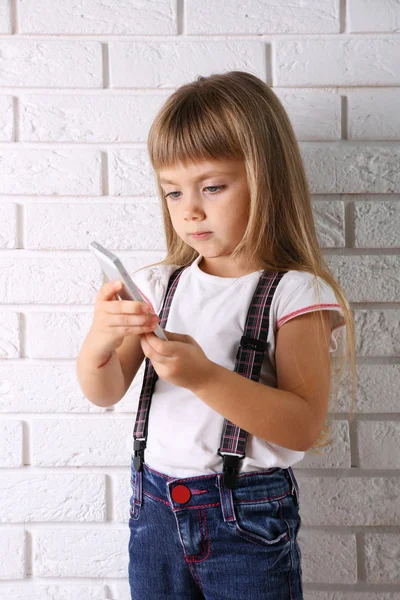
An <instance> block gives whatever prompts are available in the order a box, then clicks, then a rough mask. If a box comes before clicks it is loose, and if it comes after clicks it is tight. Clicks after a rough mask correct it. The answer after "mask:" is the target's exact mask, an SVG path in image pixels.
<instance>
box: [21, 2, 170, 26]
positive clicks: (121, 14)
mask: <svg viewBox="0 0 400 600" xmlns="http://www.w3.org/2000/svg"><path fill="white" fill-rule="evenodd" d="M19 12H20V22H21V31H22V33H41V34H62V33H70V34H74V35H78V34H114V35H116V34H120V35H124V34H126V35H157V34H158V35H160V34H162V35H173V34H176V33H178V31H177V15H176V5H175V3H174V2H173V1H171V0H157V7H155V6H154V4H153V2H152V1H151V0H143V1H142V2H140V3H138V2H135V1H134V0H128V1H127V0H108V2H107V1H105V2H104V1H102V2H99V0H86V1H85V2H84V3H83V4H79V3H75V4H74V3H72V4H71V2H70V1H69V0H57V2H53V0H41V1H40V3H39V4H38V3H37V2H36V0H24V1H23V2H21V7H20V11H19Z"/></svg>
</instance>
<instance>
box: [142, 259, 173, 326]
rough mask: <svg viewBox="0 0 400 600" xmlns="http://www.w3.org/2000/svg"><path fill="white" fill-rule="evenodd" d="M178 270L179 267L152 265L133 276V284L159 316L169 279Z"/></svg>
mask: <svg viewBox="0 0 400 600" xmlns="http://www.w3.org/2000/svg"><path fill="white" fill-rule="evenodd" d="M177 269H179V265H167V264H162V265H150V266H148V267H144V268H142V269H139V270H138V271H135V273H133V275H132V280H133V282H134V283H135V284H136V285H137V287H138V288H139V290H140V292H141V294H142V296H143V297H144V298H145V299H146V301H147V302H148V303H149V304H150V306H151V307H152V309H153V311H154V312H155V313H157V314H158V313H159V312H160V310H161V308H162V301H163V299H164V296H165V293H166V291H167V286H168V282H169V278H170V277H171V275H172V273H173V272H174V271H176V270H177Z"/></svg>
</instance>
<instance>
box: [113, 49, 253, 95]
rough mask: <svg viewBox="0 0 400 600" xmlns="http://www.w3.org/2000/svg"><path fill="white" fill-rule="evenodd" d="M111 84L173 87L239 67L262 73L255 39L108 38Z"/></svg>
mask: <svg viewBox="0 0 400 600" xmlns="http://www.w3.org/2000/svg"><path fill="white" fill-rule="evenodd" d="M109 46H110V65H111V67H110V68H111V75H110V81H111V85H110V87H118V88H160V89H162V88H174V87H178V86H179V85H181V84H183V83H187V82H188V81H190V80H192V79H196V78H197V76H198V75H203V76H204V75H211V73H216V72H222V71H231V70H240V71H250V72H252V73H254V74H255V75H257V76H258V77H261V78H264V76H265V57H264V54H265V47H264V44H262V43H261V42H258V41H255V42H253V41H249V42H248V41H238V40H229V41H199V42H197V41H196V42H195V41H186V40H185V41H180V40H176V41H174V43H169V42H153V41H149V42H111V43H110V45H109Z"/></svg>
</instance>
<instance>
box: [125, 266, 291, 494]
mask: <svg viewBox="0 0 400 600" xmlns="http://www.w3.org/2000/svg"><path fill="white" fill-rule="evenodd" d="M188 266H190V265H187V266H184V267H180V268H179V269H177V270H176V271H174V272H173V273H172V275H171V277H170V279H169V282H168V287H167V292H166V294H165V299H164V304H163V307H162V309H161V312H160V315H159V316H160V327H161V328H162V329H165V328H166V324H167V320H168V314H169V310H170V307H171V303H172V299H173V297H174V293H175V290H176V288H177V285H178V282H179V278H180V275H181V274H182V272H183V271H184V269H187V268H188ZM285 273H286V271H285V272H281V273H278V272H270V271H263V273H262V274H261V276H260V279H259V281H258V284H257V288H256V290H255V292H254V294H253V298H252V300H251V303H250V307H249V310H248V313H247V318H246V324H245V329H244V335H243V336H242V338H241V340H240V345H239V348H238V352H237V354H236V363H235V369H234V371H235V372H236V373H239V375H243V376H244V377H248V378H249V379H252V380H253V381H259V378H260V374H261V366H262V363H263V358H264V353H265V351H266V349H267V336H268V329H269V312H270V306H271V302H272V298H273V296H274V293H275V290H276V287H277V285H278V283H279V281H280V280H281V279H282V277H283V275H284V274H285ZM157 379H158V375H157V373H156V372H155V370H154V368H153V366H152V364H151V362H150V360H149V359H148V358H146V367H145V373H144V378H143V385H142V390H141V393H140V400H139V406H138V411H137V415H136V422H135V427H134V430H133V439H134V446H133V449H134V468H135V470H136V471H141V470H142V466H143V462H144V450H145V448H146V440H147V427H148V418H149V411H150V404H151V397H152V395H153V391H154V386H155V383H156V381H157ZM247 436H248V433H247V431H245V430H244V429H241V428H240V427H237V426H236V425H234V424H233V423H231V422H230V421H228V420H227V419H225V420H224V424H223V428H222V435H221V442H220V447H219V449H218V454H219V455H220V456H222V458H223V465H224V467H223V469H224V486H225V487H227V488H231V489H233V488H234V487H236V478H237V475H238V472H239V460H241V459H243V458H244V457H245V456H246V454H245V449H246V442H247Z"/></svg>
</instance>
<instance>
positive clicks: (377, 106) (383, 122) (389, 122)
mask: <svg viewBox="0 0 400 600" xmlns="http://www.w3.org/2000/svg"><path fill="white" fill-rule="evenodd" d="M399 6H400V4H399ZM347 104H348V139H349V140H399V139H400V114H399V109H398V107H399V104H400V90H399V89H397V88H384V89H371V88H366V89H363V90H349V91H348V92H347Z"/></svg>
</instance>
